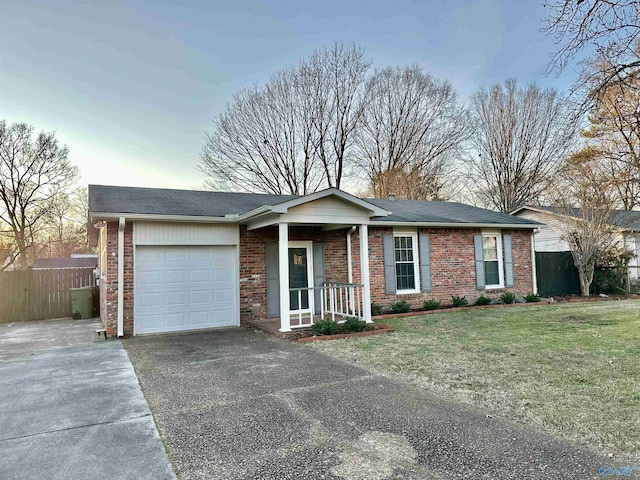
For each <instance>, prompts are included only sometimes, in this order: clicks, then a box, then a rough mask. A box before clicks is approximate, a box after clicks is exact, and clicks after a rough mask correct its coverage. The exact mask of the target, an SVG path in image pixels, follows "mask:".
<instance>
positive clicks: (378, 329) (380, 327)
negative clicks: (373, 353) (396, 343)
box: [298, 323, 395, 343]
mask: <svg viewBox="0 0 640 480" xmlns="http://www.w3.org/2000/svg"><path fill="white" fill-rule="evenodd" d="M389 332H395V330H394V329H393V328H392V327H390V326H389V325H384V324H382V323H370V324H368V325H367V328H366V329H365V330H364V331H362V332H355V333H338V334H336V335H314V336H311V337H303V338H299V339H298V342H300V343H307V342H316V341H324V340H338V339H340V338H350V337H367V336H369V335H378V334H379V333H389Z"/></svg>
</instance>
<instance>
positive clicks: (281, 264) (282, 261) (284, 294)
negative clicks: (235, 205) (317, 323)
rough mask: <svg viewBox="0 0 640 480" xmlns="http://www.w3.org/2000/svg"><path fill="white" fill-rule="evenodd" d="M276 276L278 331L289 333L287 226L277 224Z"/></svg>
mask: <svg viewBox="0 0 640 480" xmlns="http://www.w3.org/2000/svg"><path fill="white" fill-rule="evenodd" d="M278 276H279V277H280V331H281V332H290V331H291V314H290V313H289V225H288V224H286V223H279V224H278Z"/></svg>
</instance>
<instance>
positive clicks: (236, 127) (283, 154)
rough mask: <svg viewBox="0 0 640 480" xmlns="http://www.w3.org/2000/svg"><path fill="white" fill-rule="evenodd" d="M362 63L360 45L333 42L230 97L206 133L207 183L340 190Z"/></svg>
mask: <svg viewBox="0 0 640 480" xmlns="http://www.w3.org/2000/svg"><path fill="white" fill-rule="evenodd" d="M368 68H369V64H368V63H367V62H366V61H365V60H364V52H363V50H362V49H361V48H359V47H357V46H356V45H351V46H344V45H342V44H337V43H336V44H334V45H333V46H332V47H331V48H328V49H325V50H319V51H316V52H315V53H314V54H313V55H311V57H310V58H309V59H307V60H305V61H303V62H301V63H300V64H298V65H297V66H295V67H292V68H289V69H287V70H283V71H281V72H278V73H277V74H275V75H274V76H273V77H272V78H271V80H270V81H269V82H268V83H267V84H266V85H265V86H264V87H262V88H258V87H253V88H250V89H246V90H243V91H241V92H239V93H238V94H236V95H235V96H234V98H233V100H232V101H231V103H230V104H229V105H227V107H226V108H225V110H224V111H223V112H222V113H221V114H220V115H219V116H218V118H217V119H216V120H215V122H214V129H213V132H212V133H209V134H206V136H205V145H204V148H203V151H202V154H201V164H200V168H201V170H202V172H203V173H204V174H205V175H206V176H207V177H208V181H207V183H208V185H209V186H211V187H214V188H221V189H230V188H236V189H240V190H245V191H255V192H267V193H276V194H307V193H311V192H314V191H316V190H318V189H320V188H325V187H337V188H340V185H341V182H342V178H343V175H344V172H345V169H346V168H347V165H346V164H347V162H348V151H349V149H350V148H351V144H352V137H353V134H354V130H355V129H356V127H357V124H358V121H359V116H360V111H361V106H360V91H361V87H362V84H363V82H364V77H365V74H366V71H367V69H368Z"/></svg>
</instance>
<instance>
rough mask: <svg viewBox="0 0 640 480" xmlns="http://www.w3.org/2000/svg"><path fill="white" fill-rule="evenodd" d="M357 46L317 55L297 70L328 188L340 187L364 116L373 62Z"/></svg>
mask: <svg viewBox="0 0 640 480" xmlns="http://www.w3.org/2000/svg"><path fill="white" fill-rule="evenodd" d="M364 55H365V53H364V49H362V48H361V47H359V46H357V45H356V44H353V43H352V44H350V45H348V46H346V45H344V44H341V43H334V44H333V46H331V47H330V48H327V49H323V50H317V51H316V52H314V53H313V54H312V55H311V57H310V58H309V59H308V60H305V61H303V62H301V64H300V65H299V67H298V69H297V82H298V86H299V87H300V88H301V89H302V92H301V93H302V95H303V98H304V99H306V100H307V102H308V106H309V110H308V114H309V120H310V121H311V124H312V125H313V129H314V136H315V138H316V142H315V144H316V151H315V156H316V158H317V159H318V160H319V161H320V162H321V163H322V167H323V169H324V176H325V180H326V183H327V186H328V187H336V188H340V185H341V183H342V178H343V176H344V174H345V170H346V169H348V168H349V167H350V166H351V165H350V163H349V158H348V154H349V152H350V150H351V147H352V144H353V137H354V134H355V131H356V129H357V128H358V125H359V121H360V116H361V114H362V105H363V103H362V88H363V85H364V82H365V76H366V74H367V71H368V70H369V67H370V63H369V62H368V61H367V60H366V59H365V56H364Z"/></svg>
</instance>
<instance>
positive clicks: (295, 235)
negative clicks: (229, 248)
mask: <svg viewBox="0 0 640 480" xmlns="http://www.w3.org/2000/svg"><path fill="white" fill-rule="evenodd" d="M387 215H389V212H388V211H386V210H384V209H381V208H379V207H377V206H376V205H373V204H370V203H368V202H366V201H363V200H361V199H359V198H357V197H354V196H352V195H349V194H346V193H344V192H341V191H339V190H336V189H329V190H326V191H322V192H317V193H314V194H311V195H307V196H305V197H303V198H295V199H292V200H288V201H285V202H282V203H279V204H277V205H273V206H265V207H264V208H260V209H256V210H255V211H252V212H249V213H247V214H246V215H243V217H242V218H241V219H240V220H241V221H242V222H243V225H244V228H245V229H246V230H244V231H241V233H240V258H241V262H242V261H244V262H245V266H243V267H241V269H242V271H241V275H240V303H241V309H242V312H246V313H245V322H254V323H255V321H256V320H255V319H258V321H259V322H260V323H261V324H265V325H267V324H268V325H273V322H274V320H279V327H278V329H277V330H278V331H279V332H280V333H287V332H291V331H292V330H295V329H300V328H307V327H310V326H311V325H313V323H314V322H315V321H317V320H318V319H324V320H331V321H336V322H341V321H343V320H346V319H347V318H350V317H356V318H360V319H362V320H364V321H365V322H367V323H372V321H371V287H370V280H369V275H370V274H369V254H368V253H369V233H368V225H369V223H370V222H371V219H372V218H374V217H376V218H379V217H384V216H387ZM352 235H353V239H354V240H355V239H356V236H357V242H356V241H354V245H352V244H351V242H352ZM352 247H353V248H352ZM352 250H353V252H352ZM360 252H364V254H362V255H361V254H360ZM263 319H269V320H266V321H262V320H263Z"/></svg>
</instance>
